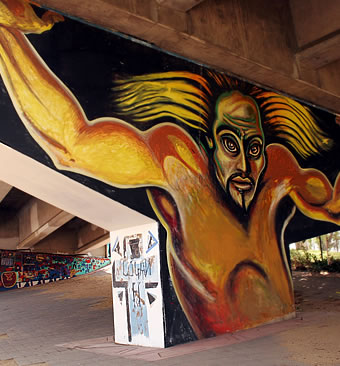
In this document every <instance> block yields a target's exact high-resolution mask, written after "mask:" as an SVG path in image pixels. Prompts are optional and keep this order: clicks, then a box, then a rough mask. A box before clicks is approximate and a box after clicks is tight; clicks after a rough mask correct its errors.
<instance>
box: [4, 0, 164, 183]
mask: <svg viewBox="0 0 340 366" xmlns="http://www.w3.org/2000/svg"><path fill="white" fill-rule="evenodd" d="M56 20H60V16H58V15H56V14H55V15H53V13H51V12H48V13H45V16H43V18H42V19H39V18H38V17H37V16H36V15H35V14H34V12H33V10H32V9H31V7H30V6H29V4H28V3H27V2H25V1H23V0H0V23H1V25H0V72H1V75H2V78H3V80H4V83H5V85H6V87H7V90H8V92H9V94H10V97H11V99H12V102H13V104H14V106H15V108H16V111H17V113H18V114H19V116H20V118H21V120H22V121H23V123H24V124H25V126H26V128H27V129H28V131H29V132H30V134H31V135H32V136H33V138H34V139H35V140H36V141H37V142H38V143H39V144H40V145H41V146H42V147H43V148H44V150H45V151H46V152H47V153H48V154H49V155H50V156H51V158H52V159H53V161H54V163H55V164H56V166H57V167H58V168H61V169H69V170H72V171H78V172H80V173H83V174H86V175H89V176H93V177H95V178H97V179H101V180H104V181H106V182H108V183H110V184H113V185H117V186H122V187H127V186H136V185H157V186H162V187H164V186H165V185H166V182H165V180H164V176H163V171H162V168H161V166H160V162H159V161H157V159H155V157H154V155H153V152H152V151H151V149H150V145H149V144H148V133H147V132H146V133H143V132H140V131H138V130H137V129H135V128H133V127H131V126H130V125H128V124H127V123H125V122H123V121H120V120H116V119H109V118H107V119H99V120H95V121H88V120H87V118H86V116H85V114H84V112H83V110H82V108H81V106H80V105H79V103H78V101H77V100H76V99H75V97H74V96H73V95H72V93H71V92H70V91H69V90H68V89H67V88H66V86H65V85H64V84H63V83H62V82H61V81H60V80H59V79H58V78H57V77H56V76H55V75H54V74H53V73H52V72H51V70H49V68H48V67H47V66H46V64H45V63H44V61H43V60H42V59H41V58H40V56H39V55H38V54H37V52H36V51H35V50H34V49H33V47H32V46H31V44H30V43H29V42H28V40H27V39H26V37H25V36H24V34H23V33H25V32H30V33H32V32H34V33H41V32H43V31H45V30H48V29H50V28H51V27H52V25H53V22H54V21H56Z"/></svg>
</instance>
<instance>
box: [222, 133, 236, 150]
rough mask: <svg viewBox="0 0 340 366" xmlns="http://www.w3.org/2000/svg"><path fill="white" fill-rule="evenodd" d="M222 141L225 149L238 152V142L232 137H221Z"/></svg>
mask: <svg viewBox="0 0 340 366" xmlns="http://www.w3.org/2000/svg"><path fill="white" fill-rule="evenodd" d="M222 143H223V146H224V147H225V149H226V150H227V151H229V152H231V153H232V154H236V153H238V150H239V148H238V144H237V142H236V141H235V140H234V139H233V138H232V137H230V136H225V137H222Z"/></svg>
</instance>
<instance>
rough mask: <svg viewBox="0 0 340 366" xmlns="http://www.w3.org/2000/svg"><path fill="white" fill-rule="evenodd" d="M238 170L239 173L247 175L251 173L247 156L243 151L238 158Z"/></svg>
mask: <svg viewBox="0 0 340 366" xmlns="http://www.w3.org/2000/svg"><path fill="white" fill-rule="evenodd" d="M237 169H238V170H239V171H241V172H242V173H247V172H248V171H249V164H248V160H247V157H246V154H245V153H244V151H243V150H242V151H241V152H240V155H239V158H238V162H237Z"/></svg>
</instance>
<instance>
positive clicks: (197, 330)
mask: <svg viewBox="0 0 340 366" xmlns="http://www.w3.org/2000/svg"><path fill="white" fill-rule="evenodd" d="M20 24H21V23H20ZM28 24H31V23H29V22H28ZM21 26H22V27H23V25H21ZM31 26H32V27H33V30H32V29H31V28H30V29H29V30H30V32H34V31H36V32H37V33H39V31H40V30H41V29H34V27H38V28H39V27H44V26H45V27H47V28H48V26H47V25H46V24H45V25H44V24H41V23H39V22H38V21H37V22H33V23H32V24H31ZM22 31H23V32H25V31H27V29H25V28H23V29H22ZM29 42H32V44H33V46H34V47H35V48H36V49H37V51H34V49H32V48H31V45H30V44H29V43H26V40H25V39H24V38H23V36H22V34H21V33H20V32H17V33H15V35H13V34H12V32H11V30H10V29H9V30H7V29H6V27H4V28H1V29H0V44H3V45H4V48H0V55H1V59H0V61H1V62H4V63H5V64H4V65H2V67H3V68H2V70H4V69H5V70H7V71H8V72H6V73H4V72H3V73H2V76H3V80H4V87H6V88H7V90H8V94H7V93H6V92H5V89H3V92H2V94H1V104H0V112H1V114H2V115H4V116H6V118H4V121H3V127H2V129H1V132H0V141H1V142H2V143H4V144H6V145H8V146H10V147H12V148H13V149H15V150H18V151H20V152H22V153H24V154H25V155H27V156H30V157H31V158H33V159H34V160H36V161H38V162H40V163H41V164H44V165H46V166H48V167H50V168H51V169H54V170H56V171H57V172H59V173H60V174H64V175H66V176H68V177H70V178H71V179H74V180H76V181H78V182H80V183H81V184H83V185H85V186H87V187H89V188H91V189H93V190H96V191H97V192H100V193H101V194H103V195H106V196H107V197H109V198H110V199H112V200H117V201H119V202H121V203H123V204H124V205H126V206H128V207H130V208H133V209H135V210H137V211H138V212H140V213H142V214H144V215H147V216H149V217H151V218H154V219H156V220H157V221H158V222H159V223H160V232H159V242H160V246H159V247H160V267H161V272H160V276H161V282H162V289H163V299H164V304H163V306H164V322H165V328H164V329H165V345H166V346H170V345H174V344H177V343H182V342H185V341H190V340H193V339H197V338H205V337H211V336H215V335H219V334H223V333H226V332H234V331H237V330H240V329H246V328H250V327H255V326H258V325H260V324H263V323H267V322H269V321H275V320H282V319H286V318H289V317H292V316H294V314H295V309H294V292H293V287H292V281H291V274H290V270H289V266H288V262H287V255H286V251H285V246H287V245H288V243H289V242H290V241H295V240H294V239H296V237H297V236H308V235H312V231H314V232H315V231H317V232H319V233H321V232H325V231H327V230H329V231H331V230H333V231H334V230H335V229H334V227H335V226H337V225H339V224H340V219H339V192H340V179H337V177H338V173H339V168H340V166H339V160H338V159H335V158H334V157H336V156H339V152H340V151H339V150H340V145H339V136H340V131H339V128H340V127H339V125H338V124H337V123H336V119H335V116H334V115H332V114H330V113H327V112H326V111H322V110H318V109H316V108H309V107H307V106H306V105H304V104H303V103H302V102H298V101H295V100H293V99H291V98H288V97H287V96H284V95H281V94H279V93H277V92H274V91H270V90H266V89H264V88H261V87H259V86H255V85H252V84H250V83H247V82H245V81H242V80H239V79H237V78H234V77H231V76H229V75H227V74H223V73H219V72H218V71H216V70H212V69H207V68H204V67H202V66H201V65H198V64H195V63H192V62H189V61H187V60H183V59H180V58H176V57H174V56H170V55H168V54H166V53H163V52H161V51H160V50H157V49H155V48H152V47H149V46H148V45H146V44H144V43H135V42H132V41H130V40H129V39H125V38H120V37H118V36H117V35H113V34H111V33H109V32H105V31H102V30H98V29H95V28H91V27H89V26H85V25H83V24H80V23H77V22H75V21H70V20H66V21H63V22H61V23H60V24H57V25H56V26H55V27H54V28H53V29H52V30H49V31H47V32H45V33H44V34H42V35H34V34H33V35H30V36H29ZM18 49H19V50H21V52H19V53H18ZM39 55H40V56H41V57H42V58H43V59H44V60H45V62H46V64H45V63H43V62H41V60H40V58H39ZM14 59H15V62H13V60H14ZM46 65H49V67H50V68H51V69H47V66H46ZM26 70H30V77H26V78H21V77H19V78H18V75H23V74H25V75H26ZM57 75H58V76H57ZM58 78H60V79H58ZM66 85H67V87H66ZM68 88H69V89H68ZM32 90H33V91H34V93H32ZM11 103H13V105H14V106H15V109H13V108H12V104H11ZM42 116H44V118H42ZM61 121H62V122H61ZM37 131H39V132H37ZM83 210H85V211H86V210H88V208H87V207H86V198H85V201H84V206H83ZM116 219H117V220H118V219H119V218H115V217H112V218H110V220H111V221H113V222H114V221H115V220H116ZM125 224H126V228H127V227H129V226H135V225H132V224H131V222H129V220H126V223H125ZM286 229H287V230H286ZM134 234H136V233H134ZM137 234H138V233H137ZM314 235H316V233H315V234H314ZM117 296H118V294H117ZM141 297H142V296H141ZM116 300H117V301H119V296H118V299H116ZM142 300H143V301H147V299H146V298H142V299H141V301H142ZM122 331H123V330H122ZM125 331H126V330H124V332H125Z"/></svg>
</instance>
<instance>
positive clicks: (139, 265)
mask: <svg viewBox="0 0 340 366" xmlns="http://www.w3.org/2000/svg"><path fill="white" fill-rule="evenodd" d="M133 230H137V229H136V228H132V229H129V230H123V231H121V232H115V233H113V234H112V235H113V237H115V240H114V245H113V247H112V256H111V257H112V284H113V306H114V324H115V329H116V331H115V340H116V342H118V343H127V344H129V343H130V344H140V345H144V346H151V345H152V346H154V347H155V346H158V347H164V330H163V327H162V325H163V311H162V310H163V300H162V290H161V281H160V255H159V240H158V227H157V224H153V225H149V227H147V228H146V229H145V228H144V230H143V228H139V230H140V231H139V232H138V233H134V234H132V233H131V231H132V232H133Z"/></svg>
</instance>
